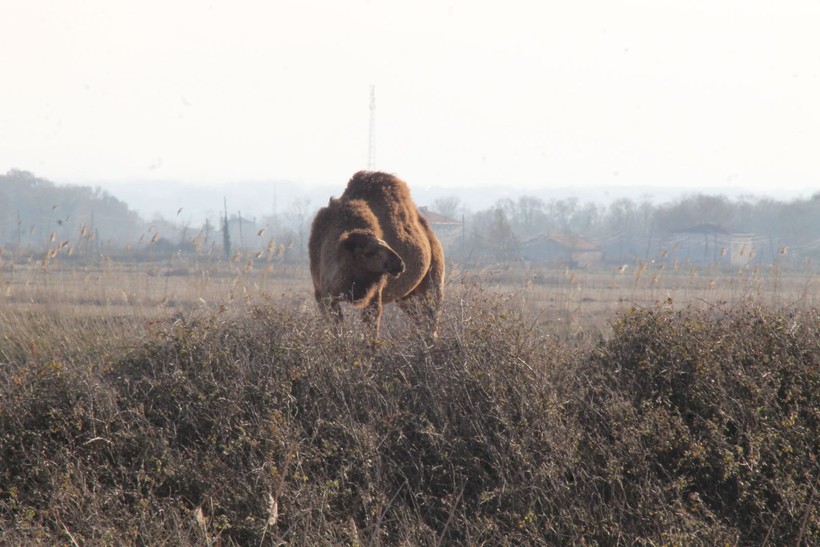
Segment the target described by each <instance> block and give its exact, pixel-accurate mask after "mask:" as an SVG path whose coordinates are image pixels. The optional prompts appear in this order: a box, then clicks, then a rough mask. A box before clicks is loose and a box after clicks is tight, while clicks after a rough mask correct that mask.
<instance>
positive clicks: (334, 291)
mask: <svg viewBox="0 0 820 547" xmlns="http://www.w3.org/2000/svg"><path fill="white" fill-rule="evenodd" d="M308 246H309V251H310V273H311V276H312V277H313V288H314V294H315V297H316V301H317V302H318V303H319V308H320V309H321V310H322V311H323V312H325V313H330V314H331V315H333V316H335V317H336V318H337V319H338V320H341V318H342V311H341V306H340V303H341V302H348V303H350V304H352V305H353V306H355V307H357V308H362V310H363V318H364V319H365V321H366V322H367V323H369V324H371V325H372V326H373V329H374V335H375V336H378V332H379V322H380V320H381V314H382V305H383V304H386V303H389V302H396V303H398V305H399V307H401V308H402V310H404V311H405V312H406V313H407V314H408V315H410V316H411V317H413V318H414V319H415V320H416V321H417V322H419V323H420V324H422V325H423V326H424V327H425V328H426V329H427V330H428V332H429V333H430V334H432V335H433V336H435V332H436V327H437V323H438V309H439V306H440V304H441V300H442V295H443V291H444V251H443V249H442V248H441V243H439V240H438V238H436V236H435V234H434V233H433V230H432V229H431V228H430V225H429V224H428V223H427V220H426V219H425V218H424V217H423V216H422V215H421V213H419V211H418V209H417V208H416V206H415V204H414V203H413V200H412V198H411V197H410V189H409V188H408V187H407V184H405V183H404V181H402V180H400V179H399V178H397V177H395V176H393V175H390V174H387V173H381V172H370V171H360V172H358V173H356V174H355V175H353V177H352V178H351V179H350V181H349V182H348V183H347V188H346V189H345V191H344V193H343V194H342V196H341V197H340V198H339V199H335V198H330V201H329V202H328V204H327V207H324V208H322V209H320V210H319V212H318V213H316V218H314V219H313V225H312V227H311V231H310V241H309V244H308Z"/></svg>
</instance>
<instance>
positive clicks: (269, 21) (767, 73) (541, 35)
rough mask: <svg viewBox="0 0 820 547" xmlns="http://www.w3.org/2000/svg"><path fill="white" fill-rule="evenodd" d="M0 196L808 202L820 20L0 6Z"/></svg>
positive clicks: (755, 2) (492, 6)
mask: <svg viewBox="0 0 820 547" xmlns="http://www.w3.org/2000/svg"><path fill="white" fill-rule="evenodd" d="M0 70H2V76H0V172H3V173H4V172H6V171H7V170H9V169H12V168H18V169H24V170H28V171H32V172H33V173H35V174H36V175H38V176H41V177H45V178H48V179H51V180H53V181H55V182H58V183H93V184H97V183H100V182H106V183H109V182H123V183H124V182H125V181H152V180H153V181H171V180H173V181H182V182H186V183H202V184H209V185H215V184H221V183H225V182H230V181H245V180H255V181H264V180H273V179H277V180H293V181H297V182H299V183H303V184H316V185H320V184H334V183H336V184H339V185H340V187H341V185H342V184H343V183H344V182H345V181H346V180H347V179H348V178H349V176H350V175H351V174H352V173H353V172H354V171H356V170H358V169H361V168H364V167H366V164H367V149H368V127H369V114H370V112H369V93H370V85H371V84H374V85H375V86H376V103H377V107H376V120H377V121H376V125H377V130H376V133H377V167H378V168H380V169H384V170H387V171H391V172H395V173H397V174H399V175H400V176H402V177H403V178H405V179H406V180H408V181H409V182H411V184H423V185H433V186H436V185H440V186H452V187H463V188H467V187H474V186H488V185H514V186H517V187H530V188H538V187H550V186H572V185H577V186H583V185H595V186H601V185H609V184H611V185H620V186H624V185H626V186H629V185H650V186H665V185H666V186H677V187H681V186H689V187H693V188H709V187H727V186H734V187H741V188H745V189H747V190H748V191H750V192H755V191H765V190H767V189H772V188H784V189H785V188H791V189H805V190H808V191H812V190H818V189H820V1H818V0H788V1H783V2H774V1H771V0H724V1H721V0H685V1H684V0H681V1H671V0H670V1H663V0H654V1H649V0H646V1H640V0H619V1H615V0H575V1H566V0H561V1H552V0H534V1H516V0H504V1H503V2H502V1H498V2H487V1H481V0H478V1H477V0H467V1H462V0H453V1H449V0H439V1H427V0H422V1H419V0H414V1H384V0H370V1H364V0H322V1H309V0H308V1H292V2H291V1H281V0H269V1H261V0H260V1H244V0H231V1H218V0H215V1H210V2H209V1H206V0H160V1H155V0H140V1H136V0H135V1H120V0H0Z"/></svg>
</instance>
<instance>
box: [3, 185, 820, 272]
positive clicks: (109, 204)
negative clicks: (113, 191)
mask: <svg viewBox="0 0 820 547" xmlns="http://www.w3.org/2000/svg"><path fill="white" fill-rule="evenodd" d="M220 205H223V204H220ZM316 209H317V207H314V206H311V203H310V200H308V199H306V198H302V199H296V200H294V202H293V203H292V204H291V205H290V206H289V207H288V208H286V209H285V210H284V211H279V212H276V213H274V214H272V215H269V216H265V217H262V218H258V219H257V218H249V217H248V216H243V215H242V213H241V212H239V211H236V212H230V213H229V208H228V204H224V214H220V218H219V219H212V220H207V221H206V222H205V223H204V224H203V225H202V226H190V225H188V224H182V225H180V224H178V223H176V222H174V221H172V220H168V219H163V218H154V219H152V220H151V221H150V222H146V221H144V220H143V219H141V218H140V217H139V215H138V214H137V213H136V212H134V211H131V210H130V209H129V208H128V205H127V204H126V203H124V202H122V201H120V200H118V199H116V198H114V197H113V196H111V195H109V194H108V193H107V192H105V191H103V190H101V189H100V188H90V187H87V186H56V185H55V184H54V183H52V182H50V181H48V180H45V179H41V178H38V177H36V176H34V175H33V174H31V173H29V172H27V171H20V170H11V171H9V172H8V173H6V174H5V175H0V214H1V215H2V216H0V246H2V247H3V248H4V249H6V250H12V249H22V250H25V249H34V250H38V251H39V250H42V249H43V248H56V247H58V246H59V245H61V244H66V245H70V246H71V248H72V249H73V251H74V252H75V253H76V254H80V255H82V254H90V253H93V252H101V251H102V250H103V248H105V249H107V250H106V251H105V252H106V253H107V254H115V253H116V252H122V251H123V250H124V249H125V250H129V252H130V253H131V254H130V255H129V256H137V257H140V256H141V257H143V258H146V257H147V258H150V257H152V256H162V255H166V256H167V255H168V254H170V253H185V254H198V255H201V256H202V255H207V256H210V257H214V258H215V259H223V258H228V259H231V258H235V257H236V256H237V253H239V254H242V253H247V254H248V255H249V256H251V257H256V258H259V259H262V258H265V259H268V260H274V259H275V260H277V261H286V262H304V261H305V260H306V255H307V253H306V244H307V237H308V234H309V232H310V224H311V221H312V218H313V215H314V214H315V211H316ZM429 211H432V212H435V213H437V214H438V215H440V216H443V217H445V218H449V219H450V220H452V221H454V222H450V223H449V224H447V225H443V226H442V225H440V226H436V225H435V224H434V228H435V229H436V230H437V232H438V233H439V236H440V238H441V239H442V242H443V244H444V246H445V250H446V252H447V255H448V259H449V260H451V261H457V262H462V263H465V264H470V263H480V262H487V261H496V262H504V261H521V260H524V261H527V260H534V261H538V260H541V261H545V262H548V261H549V260H545V259H543V258H539V257H538V255H537V253H535V252H534V251H533V249H534V244H533V242H536V243H537V242H538V241H547V240H551V239H554V240H558V241H563V242H567V241H570V242H572V241H575V242H578V241H581V240H582V239H583V241H584V242H585V243H584V244H585V245H587V246H590V247H591V248H594V249H596V252H598V254H599V256H600V257H601V259H602V261H607V262H626V261H629V260H656V259H657V260H660V259H666V260H673V259H674V260H693V261H704V260H706V261H719V260H720V257H723V256H727V257H728V256H729V255H731V254H733V253H734V254H741V255H743V256H745V257H746V259H748V261H749V262H758V263H765V262H771V261H774V260H778V261H780V263H783V264H786V263H788V264H792V265H805V264H806V263H817V262H818V261H820V192H818V193H816V194H814V195H813V196H811V197H810V198H806V199H796V200H792V201H778V200H775V199H772V198H761V197H751V196H748V197H741V198H737V199H729V198H727V197H725V196H721V195H717V196H716V195H707V194H703V193H695V194H691V195H688V196H685V197H682V198H680V199H678V200H676V201H673V202H668V203H662V204H656V203H653V202H651V201H650V200H649V199H644V200H640V201H635V200H631V199H625V198H622V199H616V200H614V201H612V202H611V203H609V204H606V205H600V204H596V203H591V202H582V201H580V200H579V199H577V198H567V199H551V200H543V199H540V198H538V197H535V196H531V195H523V196H520V197H518V198H515V199H511V198H507V199H502V200H499V201H497V202H496V203H495V204H494V205H493V206H491V207H489V208H487V209H484V210H480V211H475V212H474V211H471V210H469V209H468V208H467V207H465V206H464V204H463V202H462V200H461V199H460V198H459V197H458V196H449V197H445V198H440V199H437V200H436V201H434V202H433V203H432V204H429ZM730 247H731V249H730ZM744 253H745V254H744ZM732 258H733V259H734V258H736V257H732ZM570 262H571V260H570Z"/></svg>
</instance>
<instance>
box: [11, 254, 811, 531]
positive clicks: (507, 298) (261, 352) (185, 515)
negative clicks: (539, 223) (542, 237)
mask: <svg viewBox="0 0 820 547" xmlns="http://www.w3.org/2000/svg"><path fill="white" fill-rule="evenodd" d="M4 258H7V257H4ZM818 283H820V278H818V276H817V274H816V273H814V272H812V271H808V270H807V271H781V270H780V269H779V268H777V267H770V268H759V269H754V268H750V269H741V270H736V271H723V270H718V269H713V270H710V269H709V268H695V267H692V266H679V267H677V266H676V267H664V268H661V267H660V266H655V265H653V264H651V263H646V264H643V263H636V264H629V265H627V266H625V267H612V268H606V267H603V268H601V269H598V270H583V269H579V270H570V269H547V268H532V267H528V266H524V265H514V266H490V267H482V268H471V269H466V268H460V267H458V266H452V267H451V268H450V272H449V275H448V282H447V298H446V302H445V307H444V310H443V314H442V326H441V332H440V336H439V339H438V340H437V341H436V342H435V343H434V344H433V345H432V346H431V345H428V344H427V343H426V342H425V340H424V337H423V336H421V335H420V334H419V333H417V332H415V329H414V328H413V326H412V325H411V324H409V322H408V321H407V320H406V318H405V317H404V316H403V315H402V314H400V313H397V312H395V310H391V309H390V308H388V310H386V312H388V313H386V316H385V321H384V329H383V333H382V340H380V341H379V342H378V343H376V344H369V343H367V341H366V340H364V339H363V337H362V335H361V333H360V332H359V330H358V324H359V323H358V318H357V317H356V315H357V314H353V313H349V312H348V313H347V318H346V320H345V324H344V327H343V328H342V329H341V330H337V329H334V328H332V327H331V326H330V325H328V324H326V323H324V322H323V321H322V320H321V319H320V318H319V317H317V313H316V310H315V304H314V302H313V298H312V290H311V287H310V281H309V275H308V272H307V269H306V268H305V267H303V266H295V265H285V264H280V263H275V262H267V261H258V260H255V259H254V258H253V257H247V258H242V257H241V256H238V257H236V258H235V259H234V260H233V261H230V262H227V263H226V262H217V261H197V260H196V259H187V258H180V257H178V256H173V257H171V258H168V259H167V260H164V261H160V262H152V263H136V262H128V261H118V260H104V261H100V262H97V263H83V262H81V261H78V260H69V259H66V260H49V261H42V260H35V259H32V260H30V261H21V260H18V261H15V262H14V263H12V262H11V261H9V260H6V261H5V262H3V263H2V267H1V268H0V289H1V290H0V544H42V545H52V544H63V545H112V544H123V543H124V544H133V545H144V544H150V545H283V544H294V545H315V544H346V545H440V544H459V545H462V544H466V545H504V544H509V545H513V544H515V545H521V544H528V545H555V544H584V545H621V544H624V545H626V544H629V545H632V544H636V543H638V544H644V545H669V544H741V545H747V544H754V545H782V544H788V545H813V544H816V542H817V537H818V535H820V509H819V508H818V497H820V495H818V492H817V490H818V487H819V486H820V485H818V480H820V464H819V463H818V458H820V441H818V439H820V402H819V401H818V393H820V315H818V311H817V310H818V308H820V306H818V298H820V291H818Z"/></svg>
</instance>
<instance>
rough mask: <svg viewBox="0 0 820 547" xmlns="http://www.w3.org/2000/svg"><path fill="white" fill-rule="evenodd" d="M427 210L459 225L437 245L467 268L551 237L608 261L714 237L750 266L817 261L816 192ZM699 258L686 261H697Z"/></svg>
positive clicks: (524, 201)
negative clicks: (592, 249) (585, 245)
mask: <svg viewBox="0 0 820 547" xmlns="http://www.w3.org/2000/svg"><path fill="white" fill-rule="evenodd" d="M432 209H433V210H436V211H442V212H443V214H446V215H447V216H450V217H451V218H454V219H456V220H463V225H462V226H461V228H460V229H458V230H453V229H449V230H447V231H446V233H445V234H444V236H443V238H444V239H445V246H446V247H447V250H448V251H449V252H448V255H449V256H450V258H451V259H457V260H460V261H466V262H470V261H471V260H497V261H509V260H516V259H526V258H527V256H526V254H527V253H526V247H527V242H529V241H532V240H533V239H534V238H538V237H545V236H550V235H551V236H559V235H561V236H573V237H575V236H582V237H583V238H585V239H586V240H588V241H590V242H592V243H595V244H596V245H598V246H599V247H600V248H601V249H602V251H603V252H605V256H606V259H607V260H609V261H624V260H630V259H645V260H652V259H654V258H657V257H658V256H659V255H664V256H666V253H667V252H668V251H669V248H670V247H675V246H680V245H681V242H682V241H684V240H686V239H687V238H688V239H691V240H693V241H695V242H699V241H700V240H705V241H706V244H707V245H708V244H709V243H710V238H713V237H714V238H718V237H719V238H720V241H719V242H718V243H717V245H728V243H727V242H730V241H731V242H735V241H741V242H743V243H744V244H746V242H748V246H749V250H748V251H749V255H748V256H749V257H750V258H753V257H756V259H757V261H767V260H773V259H776V258H777V259H781V257H782V256H784V255H787V256H788V259H787V260H789V261H790V262H792V263H804V262H806V261H807V260H809V261H811V260H813V261H815V262H816V261H820V192H818V193H816V194H814V195H813V196H812V197H810V198H807V199H797V200H793V201H788V202H785V201H777V200H774V199H771V198H758V197H741V198H738V199H729V198H727V197H725V196H714V195H706V194H692V195H689V196H686V197H682V198H680V199H678V200H676V201H674V202H670V203H663V204H653V203H652V202H650V201H649V200H648V199H647V200H643V201H637V202H636V201H633V200H630V199H617V200H615V201H613V202H612V203H610V204H608V205H598V204H595V203H589V202H586V203H584V202H581V201H579V200H578V199H576V198H569V199H553V200H548V201H545V200H542V199H539V198H537V197H533V196H521V197H519V198H518V199H502V200H499V201H498V202H496V203H495V204H494V205H493V206H492V207H490V208H488V209H485V210H482V211H477V212H474V213H473V212H470V211H469V210H467V209H465V208H463V207H460V201H459V200H458V198H454V197H449V198H444V199H442V200H437V201H436V202H435V203H434V204H433V206H432ZM717 252H718V253H725V252H727V251H726V249H721V248H718V249H717ZM699 253H700V251H698V253H694V252H693V253H692V254H693V255H694V256H693V257H689V258H693V259H700V258H701V257H700V256H699ZM710 253H711V251H710ZM711 257H712V254H710V255H709V256H708V257H707V258H711Z"/></svg>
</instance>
